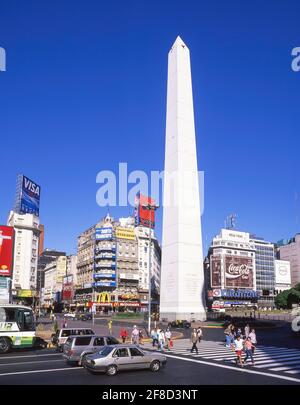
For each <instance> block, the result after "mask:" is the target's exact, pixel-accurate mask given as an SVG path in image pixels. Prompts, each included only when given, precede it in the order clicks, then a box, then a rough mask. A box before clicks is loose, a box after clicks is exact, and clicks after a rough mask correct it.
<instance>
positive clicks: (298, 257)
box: [277, 233, 300, 287]
mask: <svg viewBox="0 0 300 405" xmlns="http://www.w3.org/2000/svg"><path fill="white" fill-rule="evenodd" d="M277 248H278V250H279V257H280V259H281V260H287V261H289V262H290V265H291V285H292V287H294V286H295V285H296V284H298V283H300V233H297V234H296V235H295V236H294V237H293V238H291V239H289V240H281V241H279V242H277Z"/></svg>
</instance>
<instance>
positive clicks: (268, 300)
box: [250, 235, 275, 308]
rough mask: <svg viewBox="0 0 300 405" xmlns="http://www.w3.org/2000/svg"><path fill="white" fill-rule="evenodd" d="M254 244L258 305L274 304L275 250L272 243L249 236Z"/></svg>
mask: <svg viewBox="0 0 300 405" xmlns="http://www.w3.org/2000/svg"><path fill="white" fill-rule="evenodd" d="M250 238H251V241H252V242H253V243H254V246H255V269H256V289H257V290H258V292H259V295H260V296H259V299H258V306H260V307H267V308H270V307H271V308H272V307H274V306H275V302H274V299H275V252H274V244H273V243H271V242H268V241H265V240H264V239H262V238H258V237H256V236H255V235H251V236H250Z"/></svg>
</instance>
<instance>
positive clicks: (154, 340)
mask: <svg viewBox="0 0 300 405" xmlns="http://www.w3.org/2000/svg"><path fill="white" fill-rule="evenodd" d="M151 339H152V347H155V345H156V344H157V346H158V334H157V329H156V328H155V329H152V331H151Z"/></svg>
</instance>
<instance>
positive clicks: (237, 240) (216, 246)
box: [205, 229, 258, 311]
mask: <svg viewBox="0 0 300 405" xmlns="http://www.w3.org/2000/svg"><path fill="white" fill-rule="evenodd" d="M255 265H256V263H255V244H254V242H253V241H251V240H250V235H249V233H247V232H240V231H235V230H230V229H222V230H221V233H220V234H219V235H218V236H216V237H215V238H213V241H212V244H211V246H210V248H209V251H208V256H207V258H206V260H205V284H206V288H207V306H208V308H209V309H212V310H217V311H220V310H223V311H224V310H225V309H226V308H236V307H245V308H254V307H257V299H258V292H257V290H256V274H255Z"/></svg>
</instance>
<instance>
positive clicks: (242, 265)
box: [225, 256, 254, 289]
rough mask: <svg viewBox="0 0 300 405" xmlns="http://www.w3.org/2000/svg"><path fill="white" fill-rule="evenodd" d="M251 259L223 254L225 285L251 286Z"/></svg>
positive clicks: (235, 286)
mask: <svg viewBox="0 0 300 405" xmlns="http://www.w3.org/2000/svg"><path fill="white" fill-rule="evenodd" d="M253 281H254V280H253V259H252V258H251V257H241V256H225V287H232V288H250V289H251V288H253V287H254V285H253Z"/></svg>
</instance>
